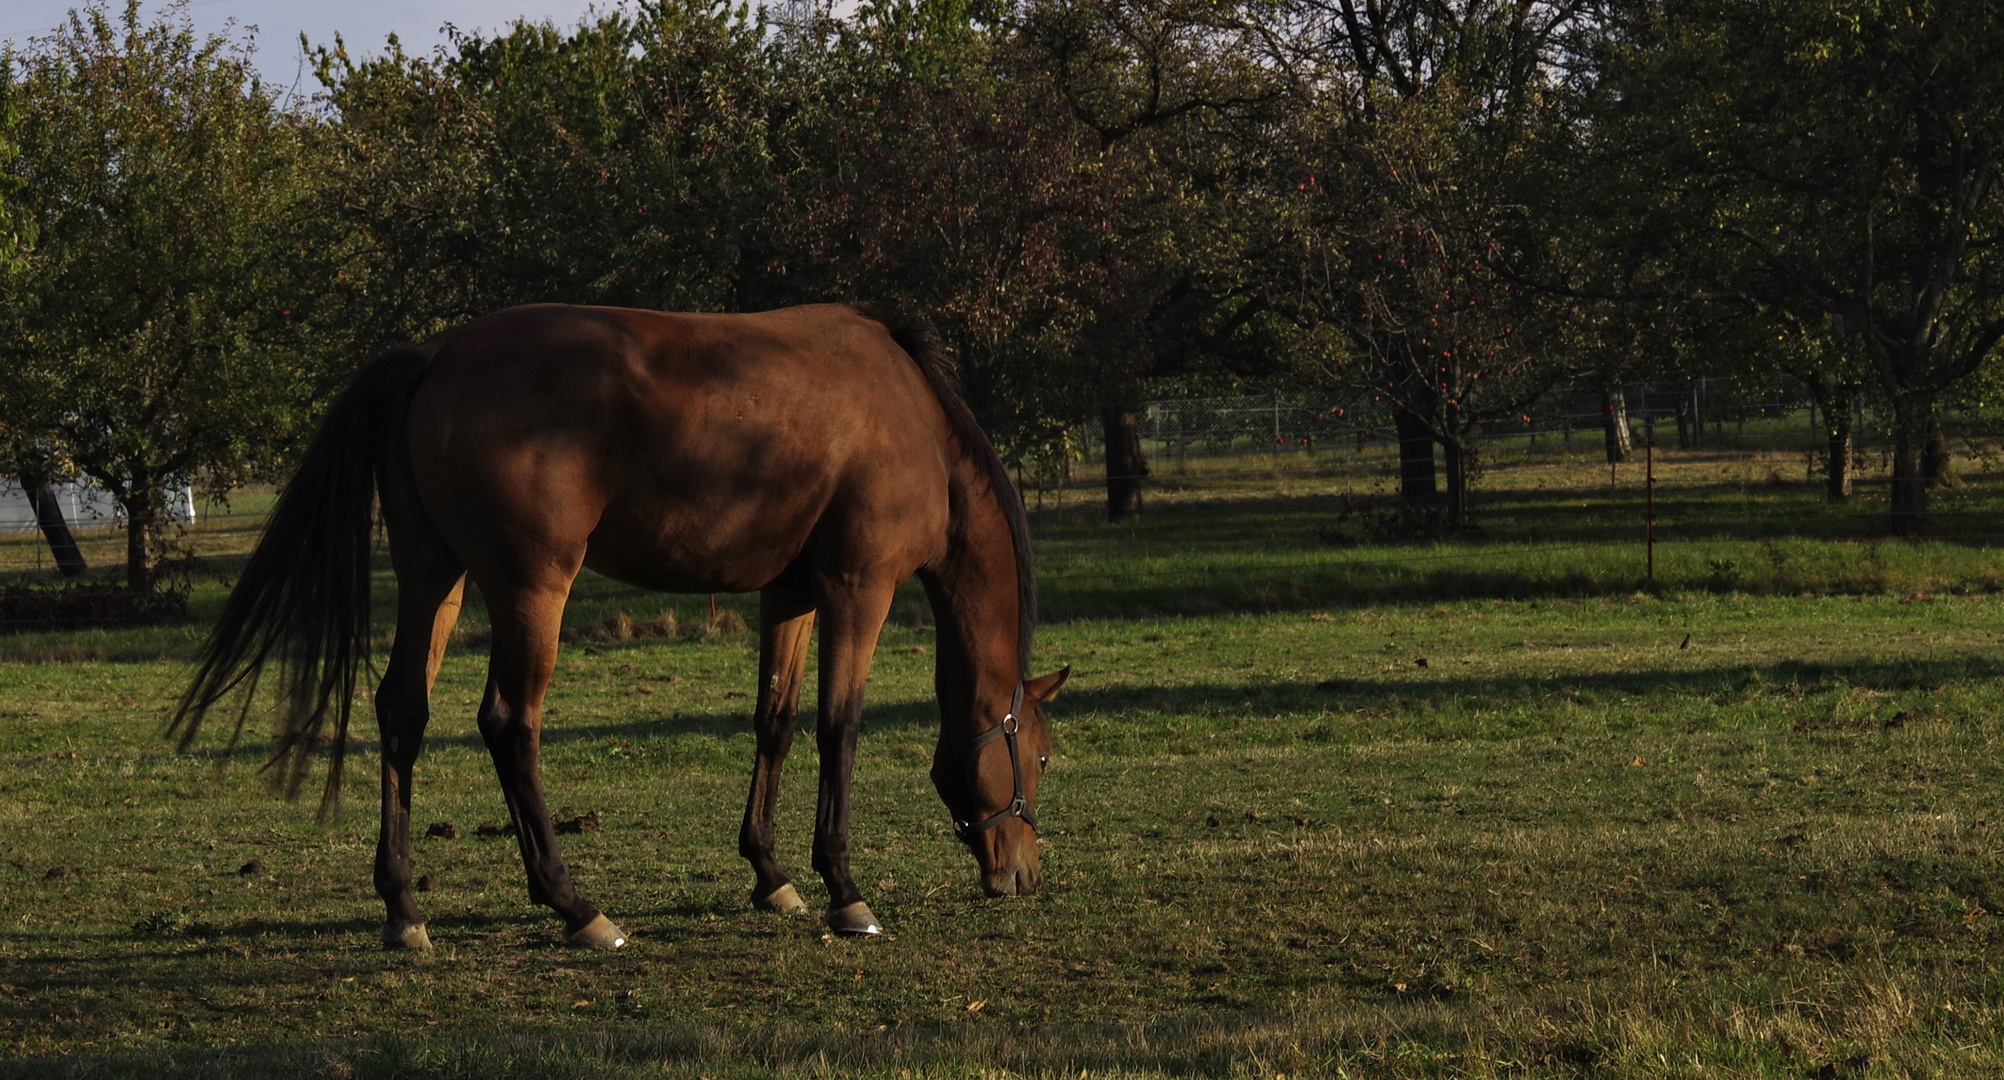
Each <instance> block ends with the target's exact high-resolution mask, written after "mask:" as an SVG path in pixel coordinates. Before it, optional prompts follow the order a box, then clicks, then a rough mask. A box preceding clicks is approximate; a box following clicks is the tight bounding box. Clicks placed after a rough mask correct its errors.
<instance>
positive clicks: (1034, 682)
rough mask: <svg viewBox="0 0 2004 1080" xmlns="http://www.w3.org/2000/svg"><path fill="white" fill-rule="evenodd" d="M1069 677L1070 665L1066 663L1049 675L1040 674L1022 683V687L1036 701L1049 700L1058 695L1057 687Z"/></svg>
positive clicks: (1070, 673)
mask: <svg viewBox="0 0 2004 1080" xmlns="http://www.w3.org/2000/svg"><path fill="white" fill-rule="evenodd" d="M1071 677H1072V666H1071V665H1070V664H1066V665H1065V666H1064V667H1061V668H1059V669H1058V670H1056V671H1053V672H1051V673H1050V674H1049V675H1040V676H1038V677H1037V678H1034V679H1031V680H1030V681H1029V682H1026V683H1024V684H1023V689H1024V691H1026V692H1027V693H1028V694H1029V695H1030V697H1031V698H1032V699H1034V700H1036V701H1049V700H1051V699H1052V698H1054V697H1057V696H1058V687H1060V686H1063V685H1065V680H1066V679H1069V678H1071Z"/></svg>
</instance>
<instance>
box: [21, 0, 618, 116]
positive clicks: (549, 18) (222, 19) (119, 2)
mask: <svg viewBox="0 0 2004 1080" xmlns="http://www.w3.org/2000/svg"><path fill="white" fill-rule="evenodd" d="M111 4H112V9H113V11H114V13H116V12H121V11H123V10H124V7H125V0H111ZM79 6H81V0H0V40H11V41H13V42H15V43H16V44H17V45H25V44H26V43H27V40H28V39H29V38H30V37H33V36H36V35H38V34H45V33H47V32H48V31H50V30H52V29H54V28H55V27H56V26H57V25H59V24H60V23H62V22H63V20H64V19H65V18H66V17H67V16H68V13H69V10H70V9H71V8H73V7H79ZM164 6H165V5H163V4H162V3H160V2H159V0H146V2H145V7H144V10H145V13H146V16H147V17H148V18H149V19H150V18H151V17H152V16H153V15H154V14H156V13H157V12H159V11H161V10H162V9H163V7H164ZM593 6H594V5H593V3H592V0H192V2H191V3H190V4H189V5H188V14H189V15H190V16H192V17H193V18H194V20H195V29H196V30H197V31H199V32H202V33H205V34H206V33H223V32H224V31H225V30H226V29H228V23H229V20H231V19H235V20H236V21H237V31H236V33H235V35H234V36H236V37H237V39H238V40H242V39H243V37H244V32H245V29H246V28H248V27H251V26H255V27H257V34H256V42H257V57H256V59H257V66H258V70H259V71H260V72H261V73H262V74H263V75H264V78H265V80H266V81H267V82H269V83H271V84H273V85H275V86H278V87H296V89H297V91H298V92H300V93H303V94H310V93H312V92H313V91H315V90H317V89H318V88H319V86H318V84H317V83H316V82H315V81H314V79H313V75H312V72H310V71H308V70H307V69H306V67H305V63H304V59H303V57H302V56H301V54H300V51H299V35H300V33H301V32H302V31H304V32H305V34H306V36H307V38H308V39H309V40H311V41H312V42H313V43H314V44H316V45H321V44H326V45H331V44H333V43H334V35H335V34H336V33H339V34H340V35H341V36H342V38H343V39H344V40H345V41H346V42H347V45H348V54H349V55H350V56H353V57H355V58H356V59H358V60H359V59H361V58H362V57H363V56H368V55H374V54H377V53H380V52H382V51H383V39H384V37H385V36H387V35H389V34H391V33H395V34H396V35H397V37H398V38H399V39H400V40H401V41H402V42H403V45H404V51H406V52H411V53H429V52H430V51H431V49H432V47H433V46H434V45H439V44H442V43H444V41H445V35H444V33H442V32H441V30H440V28H441V27H442V26H444V25H445V24H447V23H451V24H452V25H454V26H457V27H459V28H460V29H461V30H467V31H472V30H479V31H486V32H490V33H491V32H493V31H496V30H499V29H501V28H503V27H505V26H507V25H508V24H509V23H512V22H514V21H515V20H516V19H518V18H522V19H528V20H529V21H531V22H553V23H555V24H556V25H558V26H559V27H569V26H574V25H576V24H577V22H578V20H579V19H581V18H582V17H583V16H584V15H585V13H586V11H587V10H588V9H590V8H591V7H593ZM596 6H597V7H598V8H599V9H601V10H612V9H614V8H617V7H619V6H620V0H598V2H597V4H596Z"/></svg>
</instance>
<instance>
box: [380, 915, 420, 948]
mask: <svg viewBox="0 0 2004 1080" xmlns="http://www.w3.org/2000/svg"><path fill="white" fill-rule="evenodd" d="M383 948H385V949H417V950H418V951H420V952H422V951H424V950H426V949H429V948H431V935H430V934H427V933H425V932H424V924H423V923H421V922H418V923H384V924H383Z"/></svg>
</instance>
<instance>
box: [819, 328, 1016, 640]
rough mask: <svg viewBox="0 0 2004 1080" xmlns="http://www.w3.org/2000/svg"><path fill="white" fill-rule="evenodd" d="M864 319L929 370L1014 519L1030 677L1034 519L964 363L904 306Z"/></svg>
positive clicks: (959, 433)
mask: <svg viewBox="0 0 2004 1080" xmlns="http://www.w3.org/2000/svg"><path fill="white" fill-rule="evenodd" d="M849 306H850V307H852V308H854V309H855V310H856V311H857V312H858V313H859V314H861V315H862V316H863V317H864V318H867V319H872V320H875V321H876V322H879V323H882V324H883V326H884V329H886V330H888V331H890V334H891V340H892V341H895V342H897V343H898V347H899V348H901V349H903V350H904V351H905V352H906V353H907V354H908V355H910V356H911V358H912V362H913V363H916V364H917V365H918V369H919V371H920V372H922V373H924V375H925V381H926V383H927V384H928V385H929V386H931V387H932V393H933V396H934V397H936V398H938V399H939V407H940V408H941V409H942V410H943V411H944V412H945V413H946V423H947V427H948V428H950V429H951V430H952V431H953V436H954V438H955V439H957V440H959V442H960V445H961V448H962V449H963V450H964V451H965V452H966V454H967V455H968V456H969V457H971V458H973V459H974V464H975V467H977V468H979V469H980V470H981V471H982V473H984V474H985V475H986V476H987V477H988V487H989V489H990V490H991V491H993V492H994V493H995V502H996V504H997V505H998V506H1000V507H1001V509H1002V516H1003V517H1004V518H1005V519H1007V520H1008V522H1009V541H1010V543H1011V544H1012V545H1014V547H1015V549H1016V589H1017V608H1018V611H1019V614H1018V615H1017V618H1016V661H1017V665H1018V666H1019V667H1020V668H1021V675H1022V677H1023V678H1025V679H1027V678H1029V677H1030V648H1031V645H1032V644H1033V643H1034V641H1035V638H1036V636H1037V572H1036V567H1035V565H1034V564H1033V562H1032V560H1031V558H1030V519H1029V517H1028V515H1026V514H1025V513H1024V512H1023V499H1022V497H1021V496H1020V495H1019V494H1018V493H1017V491H1016V485H1015V483H1014V482H1013V481H1011V480H1010V478H1009V467H1008V466H1006V465H1004V464H1002V455H1000V454H998V453H996V452H995V444H994V443H993V442H991V441H989V438H988V433H987V432H985V431H983V430H981V425H980V424H979V423H978V422H977V421H976V420H975V419H974V411H973V410H972V409H969V408H968V407H967V399H966V398H965V397H964V396H963V395H962V394H961V392H960V385H959V384H960V367H959V365H958V364H956V363H954V361H953V357H952V356H950V355H949V354H948V353H947V351H946V347H945V345H944V344H942V343H941V341H940V339H939V331H938V330H935V329H934V328H933V325H932V323H930V322H928V321H927V320H926V319H925V318H923V317H922V316H919V315H915V314H913V313H911V312H908V311H906V310H903V309H901V308H887V307H882V306H879V305H875V304H851V305H849Z"/></svg>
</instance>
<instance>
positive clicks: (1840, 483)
mask: <svg viewBox="0 0 2004 1080" xmlns="http://www.w3.org/2000/svg"><path fill="white" fill-rule="evenodd" d="M1840 417H1841V419H1839V418H1840ZM1828 453H1829V458H1828V460H1827V461H1825V463H1824V465H1825V476H1824V480H1825V481H1826V483H1827V485H1828V486H1827V488H1826V489H1825V494H1826V497H1827V498H1828V499H1829V500H1830V501H1831V502H1843V501H1844V500H1846V499H1849V498H1850V497H1851V456H1852V454H1851V417H1850V413H1849V410H1844V409H1839V410H1838V411H1837V413H1836V415H1835V416H1833V417H1832V418H1831V420H1830V449H1829V451H1828Z"/></svg>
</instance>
